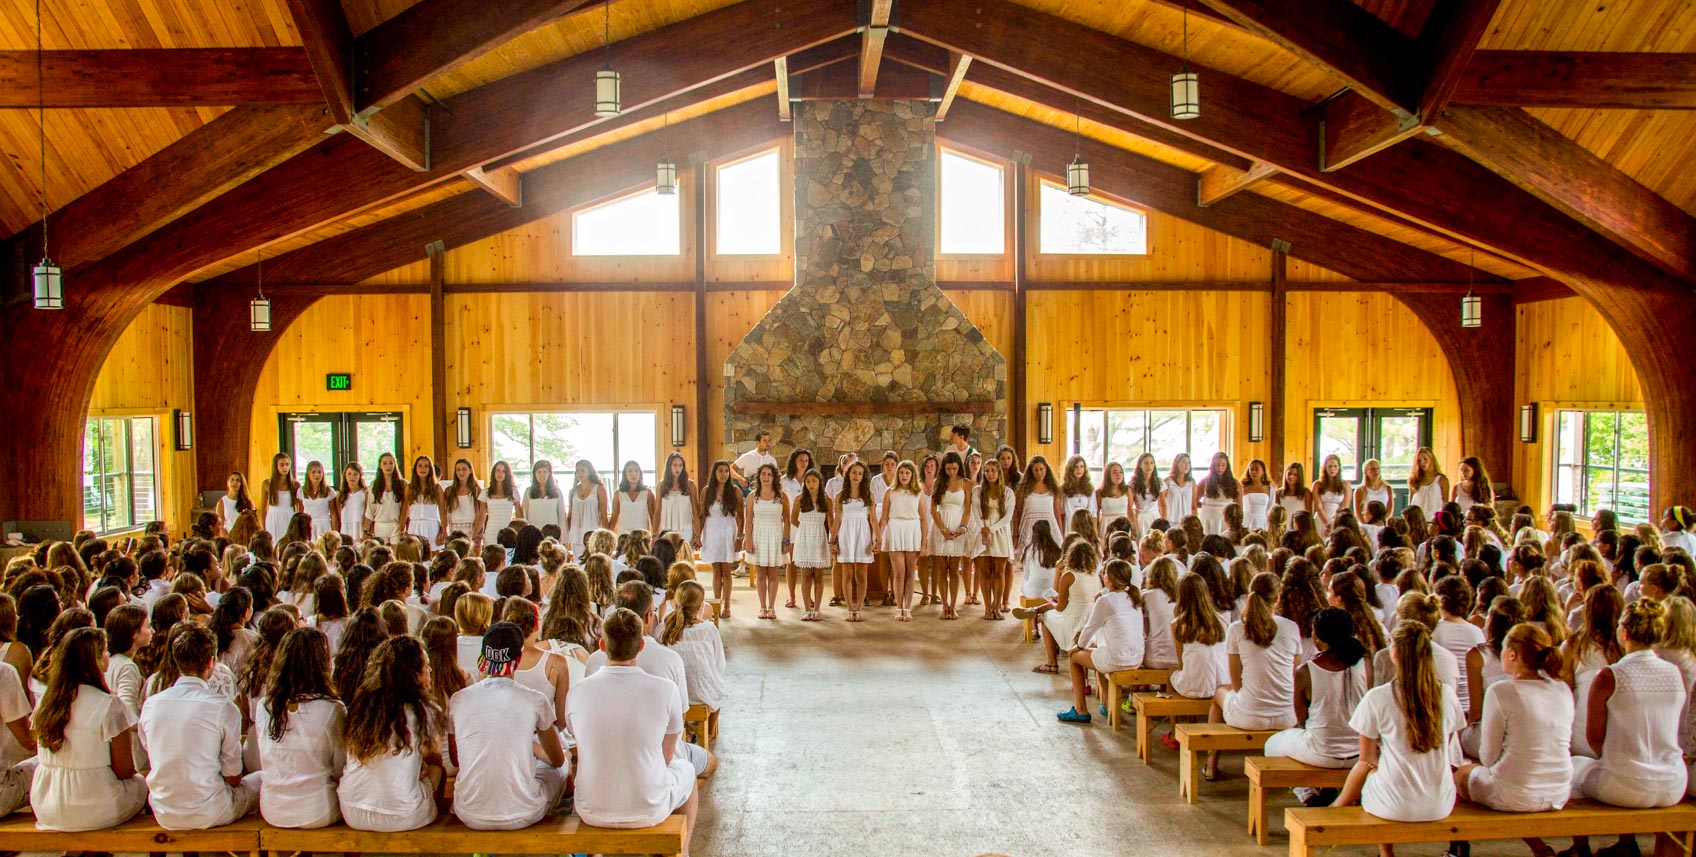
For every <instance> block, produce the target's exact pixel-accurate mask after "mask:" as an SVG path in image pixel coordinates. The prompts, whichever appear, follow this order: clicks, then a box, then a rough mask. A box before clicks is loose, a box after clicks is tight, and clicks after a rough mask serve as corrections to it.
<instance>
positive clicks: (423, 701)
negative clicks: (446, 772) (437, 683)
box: [338, 637, 443, 833]
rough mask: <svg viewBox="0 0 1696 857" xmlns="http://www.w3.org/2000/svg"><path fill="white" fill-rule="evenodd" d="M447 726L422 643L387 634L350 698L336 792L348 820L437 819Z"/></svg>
mask: <svg viewBox="0 0 1696 857" xmlns="http://www.w3.org/2000/svg"><path fill="white" fill-rule="evenodd" d="M442 731H443V714H442V709H441V708H440V706H438V705H437V704H436V701H435V699H433V698H432V697H431V695H430V667H429V662H428V658H427V657H426V656H425V654H424V644H423V643H420V642H419V641H418V640H417V639H416V638H413V637H391V638H389V639H387V640H384V641H383V642H382V644H380V645H378V646H377V647H376V651H374V652H372V653H371V660H370V665H369V667H368V668H367V669H366V671H365V675H364V677H363V679H362V680H361V681H360V682H359V684H358V686H357V689H356V690H355V692H354V694H353V697H352V699H350V700H348V703H347V728H346V732H345V733H344V736H343V738H344V743H345V744H346V747H347V769H346V771H345V772H344V773H343V774H342V779H341V785H340V788H339V789H338V794H339V798H340V801H339V802H340V805H341V811H342V818H343V819H344V820H345V821H346V822H347V826H348V827H351V828H353V829H354V830H368V831H373V832H378V833H398V832H400V831H404V830H416V829H418V828H420V827H423V826H424V825H426V824H429V823H430V822H432V821H435V820H436V799H435V798H436V795H437V793H438V792H440V791H441V785H442V776H443V771H442V746H441V745H442Z"/></svg>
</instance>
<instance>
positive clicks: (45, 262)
mask: <svg viewBox="0 0 1696 857" xmlns="http://www.w3.org/2000/svg"><path fill="white" fill-rule="evenodd" d="M41 29H42V25H41V0H36V3H35V94H36V98H37V101H38V102H39V104H40V107H39V108H38V110H37V112H36V119H37V124H39V125H40V126H41V129H40V135H39V138H38V142H39V143H40V145H41V148H40V155H41V261H40V262H37V263H35V267H33V268H31V269H30V279H31V281H32V286H33V289H34V292H35V308H36V309H64V308H65V275H64V272H62V271H60V270H59V266H58V265H55V264H54V263H53V256H52V255H51V254H49V253H48V252H47V87H46V84H45V83H43V81H44V80H45V79H46V78H45V76H44V75H43V74H42V69H41V66H42V57H43V56H45V55H44V54H43V53H42V51H41Z"/></svg>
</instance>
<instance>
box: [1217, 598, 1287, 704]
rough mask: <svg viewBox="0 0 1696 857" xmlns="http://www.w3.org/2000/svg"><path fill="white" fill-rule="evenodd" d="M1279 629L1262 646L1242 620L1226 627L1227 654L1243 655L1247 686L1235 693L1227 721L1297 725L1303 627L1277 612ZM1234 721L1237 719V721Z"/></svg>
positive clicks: (1231, 700) (1244, 681)
mask: <svg viewBox="0 0 1696 857" xmlns="http://www.w3.org/2000/svg"><path fill="white" fill-rule="evenodd" d="M1272 622H1273V624H1275V625H1276V626H1277V627H1278V633H1277V634H1275V635H1274V636H1273V637H1272V645H1270V646H1266V647H1264V648H1262V647H1261V646H1258V645H1255V643H1254V642H1253V641H1252V640H1249V639H1248V637H1247V635H1246V634H1245V633H1244V630H1243V623H1242V622H1241V621H1237V622H1232V623H1231V626H1230V627H1229V628H1227V629H1225V654H1226V655H1227V656H1230V655H1236V656H1237V657H1239V658H1241V659H1242V665H1243V686H1242V687H1241V688H1240V689H1238V690H1237V691H1236V692H1234V693H1232V694H1231V697H1230V705H1229V706H1227V707H1226V709H1225V722H1226V723H1229V724H1230V725H1232V726H1235V727H1237V728H1238V729H1287V728H1289V727H1291V726H1294V725H1295V719H1296V709H1295V699H1296V660H1297V659H1298V658H1300V657H1301V629H1300V628H1298V627H1296V623H1294V622H1291V621H1290V620H1288V619H1285V618H1284V617H1282V616H1273V617H1272ZM1233 721H1234V722H1233Z"/></svg>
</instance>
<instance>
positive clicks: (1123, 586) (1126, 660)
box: [1058, 559, 1147, 723]
mask: <svg viewBox="0 0 1696 857" xmlns="http://www.w3.org/2000/svg"><path fill="white" fill-rule="evenodd" d="M1103 571H1104V573H1105V576H1106V578H1107V591H1106V592H1103V593H1101V594H1100V596H1099V597H1097V598H1096V599H1095V603H1094V604H1091V605H1090V608H1089V617H1088V618H1087V619H1085V620H1084V627H1083V629H1082V630H1081V631H1079V632H1078V642H1077V647H1076V648H1074V649H1072V652H1071V654H1070V656H1069V657H1068V661H1069V664H1068V666H1069V667H1070V672H1071V679H1072V709H1071V710H1070V711H1062V712H1060V714H1059V715H1058V717H1059V719H1060V720H1061V722H1064V723H1088V722H1089V721H1090V715H1089V706H1088V705H1087V704H1086V703H1085V702H1084V691H1085V690H1086V689H1088V688H1089V676H1090V674H1091V673H1092V672H1101V673H1103V674H1110V673H1116V672H1121V671H1124V670H1130V669H1136V668H1138V667H1140V666H1142V660H1143V652H1144V649H1145V644H1146V643H1147V639H1146V634H1145V632H1144V628H1143V615H1142V592H1141V591H1140V590H1138V589H1137V588H1136V587H1135V586H1133V585H1131V564H1130V563H1128V562H1126V561H1124V560H1122V559H1112V560H1108V561H1107V565H1106V567H1105V569H1104V570H1103ZM1102 713H1103V714H1105V713H1106V711H1105V710H1103V712H1102Z"/></svg>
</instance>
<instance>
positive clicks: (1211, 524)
mask: <svg viewBox="0 0 1696 857" xmlns="http://www.w3.org/2000/svg"><path fill="white" fill-rule="evenodd" d="M1197 487H1198V489H1199V494H1200V496H1199V499H1198V502H1197V503H1196V516H1197V517H1198V518H1199V519H1200V520H1201V531H1202V534H1203V535H1209V536H1211V535H1217V534H1219V533H1223V532H1225V508H1226V507H1227V506H1230V505H1231V504H1233V503H1236V502H1237V501H1238V500H1240V499H1241V498H1242V485H1240V484H1239V483H1238V482H1237V476H1236V474H1234V473H1232V472H1231V457H1230V456H1229V455H1226V454H1225V453H1223V452H1215V453H1213V458H1212V459H1211V460H1209V462H1208V465H1207V475H1206V476H1205V477H1203V478H1202V480H1201V484H1200V485H1199V486H1197Z"/></svg>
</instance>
